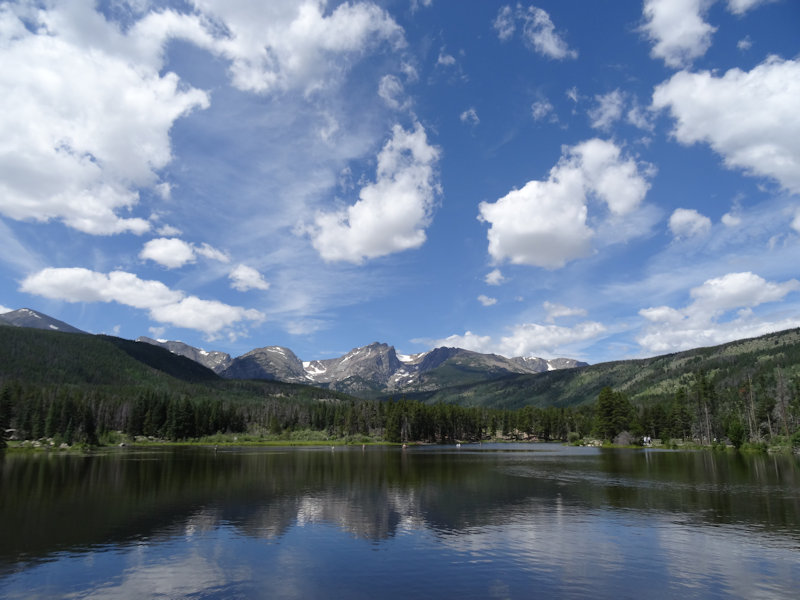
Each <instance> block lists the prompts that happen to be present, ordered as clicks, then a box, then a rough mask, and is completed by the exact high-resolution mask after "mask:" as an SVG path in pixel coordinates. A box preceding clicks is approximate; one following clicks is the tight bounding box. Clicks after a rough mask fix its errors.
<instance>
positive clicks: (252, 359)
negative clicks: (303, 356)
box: [221, 346, 310, 383]
mask: <svg viewBox="0 0 800 600" xmlns="http://www.w3.org/2000/svg"><path fill="white" fill-rule="evenodd" d="M221 373H222V376H223V377H226V378H228V379H269V380H276V381H285V382H287V383H310V382H309V381H308V379H307V378H306V375H305V371H304V370H303V363H302V362H300V359H299V358H297V356H295V354H294V352H292V351H291V350H289V349H288V348H283V347H281V346H267V347H265V348H256V349H255V350H251V351H250V352H248V353H247V354H243V355H242V356H239V357H237V358H234V359H233V360H232V361H231V362H230V364H229V365H228V367H227V368H225V369H224V370H223V371H222V372H221Z"/></svg>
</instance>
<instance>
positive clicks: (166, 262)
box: [139, 238, 230, 269]
mask: <svg viewBox="0 0 800 600" xmlns="http://www.w3.org/2000/svg"><path fill="white" fill-rule="evenodd" d="M198 254H199V255H200V256H204V257H205V258H209V259H211V260H216V261H219V262H224V263H227V262H229V261H230V258H229V257H228V255H227V254H225V253H224V252H222V251H221V250H217V249H216V248H214V247H213V246H210V245H209V244H207V243H203V244H202V245H200V246H196V245H194V244H190V243H189V242H184V241H183V240H181V239H179V238H156V239H153V240H150V241H148V242H146V243H145V245H144V247H143V248H142V251H141V252H139V258H141V259H142V260H148V259H149V260H152V261H153V262H157V263H158V264H160V265H162V266H164V267H167V268H168V269H177V268H178V267H182V266H184V265H185V264H187V263H192V262H194V261H195V260H196V259H197V255H198Z"/></svg>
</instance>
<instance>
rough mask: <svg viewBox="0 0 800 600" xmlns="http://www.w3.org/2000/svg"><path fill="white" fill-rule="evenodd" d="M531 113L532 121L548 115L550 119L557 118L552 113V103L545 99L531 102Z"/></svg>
mask: <svg viewBox="0 0 800 600" xmlns="http://www.w3.org/2000/svg"><path fill="white" fill-rule="evenodd" d="M531 115H532V116H533V120H534V121H541V120H542V119H544V118H545V117H546V116H548V115H550V120H551V121H554V120H558V119H557V118H556V117H555V115H554V114H553V105H552V104H550V102H548V101H547V100H537V101H536V102H534V103H533V104H531Z"/></svg>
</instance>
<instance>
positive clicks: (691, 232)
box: [669, 208, 711, 238]
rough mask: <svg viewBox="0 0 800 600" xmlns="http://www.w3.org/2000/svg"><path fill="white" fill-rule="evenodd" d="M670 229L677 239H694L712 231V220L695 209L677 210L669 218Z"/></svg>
mask: <svg viewBox="0 0 800 600" xmlns="http://www.w3.org/2000/svg"><path fill="white" fill-rule="evenodd" d="M669 229H670V231H671V232H672V235H674V236H675V237H676V238H693V237H696V236H700V235H705V234H706V233H708V232H709V231H710V230H711V219H709V218H708V217H706V216H705V215H701V214H700V213H699V212H697V211H696V210H694V209H693V208H676V209H675V211H674V212H673V213H672V215H671V216H670V218H669Z"/></svg>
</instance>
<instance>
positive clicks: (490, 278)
mask: <svg viewBox="0 0 800 600" xmlns="http://www.w3.org/2000/svg"><path fill="white" fill-rule="evenodd" d="M505 280H506V278H505V277H503V273H502V272H501V271H500V269H492V270H491V271H489V272H488V273H487V274H486V277H485V278H484V281H485V282H486V283H487V284H488V285H500V284H501V283H503V282H504V281H505Z"/></svg>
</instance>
